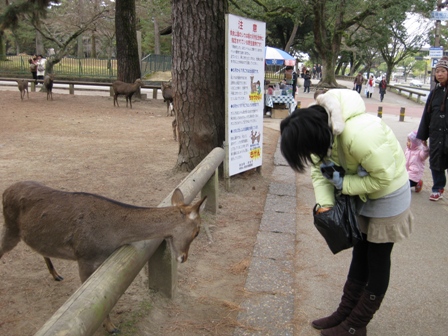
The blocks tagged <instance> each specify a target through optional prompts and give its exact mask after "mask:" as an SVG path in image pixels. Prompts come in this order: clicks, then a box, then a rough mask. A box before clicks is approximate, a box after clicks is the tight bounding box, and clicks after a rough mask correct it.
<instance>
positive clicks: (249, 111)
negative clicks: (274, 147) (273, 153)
mask: <svg viewBox="0 0 448 336" xmlns="http://www.w3.org/2000/svg"><path fill="white" fill-rule="evenodd" d="M265 36H266V23H265V22H260V21H255V20H252V19H247V18H243V17H239V16H235V15H231V14H228V15H226V160H227V164H228V176H232V175H235V174H238V173H242V172H244V171H246V170H249V169H252V168H256V167H259V166H261V163H262V144H263V108H264V53H265V50H264V49H265V48H264V47H265Z"/></svg>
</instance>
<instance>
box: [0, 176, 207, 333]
mask: <svg viewBox="0 0 448 336" xmlns="http://www.w3.org/2000/svg"><path fill="white" fill-rule="evenodd" d="M205 200H206V197H204V198H203V199H202V200H200V201H199V202H197V203H196V204H194V205H186V204H184V196H183V194H182V192H181V191H180V190H179V189H176V190H175V191H174V193H173V196H172V198H171V203H172V206H170V207H164V208H157V207H150V208H148V207H137V206H133V205H129V204H124V203H120V202H117V201H114V200H112V199H108V198H105V197H102V196H99V195H95V194H88V193H83V192H65V191H59V190H55V189H52V188H49V187H46V186H44V185H42V184H39V183H37V182H32V181H26V182H18V183H16V184H13V185H12V186H10V187H9V188H8V189H6V190H5V192H4V193H3V215H4V217H5V223H4V225H3V228H2V232H1V238H0V258H1V257H2V256H3V254H4V253H6V252H8V251H10V250H12V249H13V248H14V247H15V246H16V245H17V243H18V242H19V241H20V240H21V239H22V240H23V241H24V242H25V243H26V244H27V245H28V246H30V247H31V248H32V249H33V250H35V251H36V252H38V253H39V254H41V255H42V256H43V257H44V259H45V263H46V264H47V267H48V270H49V271H50V274H51V275H52V276H53V278H54V280H56V281H61V280H63V278H62V276H60V275H59V274H58V272H57V271H56V269H55V268H54V267H53V264H52V262H51V260H50V257H52V258H53V257H54V258H61V259H68V260H76V261H77V262H78V268H79V276H80V278H81V282H84V281H86V280H87V278H88V277H89V276H90V275H91V274H92V273H93V272H94V271H95V270H96V269H97V268H98V267H99V266H100V265H101V264H102V263H103V261H105V260H106V259H107V258H108V257H109V255H110V254H112V252H114V251H115V250H116V249H117V248H118V247H120V246H122V245H125V244H129V243H132V242H136V241H141V240H147V239H153V238H166V239H168V240H169V242H170V246H171V248H172V250H173V254H174V255H175V257H176V259H177V261H178V262H181V263H182V262H185V261H186V260H187V258H188V249H189V247H190V244H191V242H192V241H193V240H194V239H195V238H196V237H197V235H198V234H199V229H200V225H201V217H200V213H201V212H202V211H203V210H204V207H205ZM104 327H105V328H106V330H107V331H108V332H110V333H115V332H117V331H118V329H117V328H116V327H115V326H114V324H113V323H112V322H111V320H110V317H109V315H108V316H107V317H106V319H105V320H104Z"/></svg>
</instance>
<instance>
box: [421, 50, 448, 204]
mask: <svg viewBox="0 0 448 336" xmlns="http://www.w3.org/2000/svg"><path fill="white" fill-rule="evenodd" d="M435 81H436V83H437V84H436V87H435V88H434V90H432V91H431V92H430V94H429V96H428V99H427V100H426V105H425V109H424V110H423V115H422V119H421V121H420V125H419V127H418V132H417V138H418V139H420V140H427V139H428V138H429V168H430V169H431V173H432V179H433V186H432V191H431V195H430V196H429V199H430V200H431V201H438V200H439V199H441V198H443V192H444V189H445V185H446V175H445V170H446V169H448V120H447V119H448V113H447V111H448V103H446V101H447V98H448V88H447V84H448V57H446V56H444V57H442V58H441V59H440V60H439V61H438V62H437V64H436V70H435Z"/></svg>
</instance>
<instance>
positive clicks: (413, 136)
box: [408, 131, 422, 149]
mask: <svg viewBox="0 0 448 336" xmlns="http://www.w3.org/2000/svg"><path fill="white" fill-rule="evenodd" d="M408 139H409V141H410V143H411V148H410V149H415V148H418V147H420V145H421V143H422V141H421V140H420V139H417V132H416V131H412V132H411V133H409V134H408Z"/></svg>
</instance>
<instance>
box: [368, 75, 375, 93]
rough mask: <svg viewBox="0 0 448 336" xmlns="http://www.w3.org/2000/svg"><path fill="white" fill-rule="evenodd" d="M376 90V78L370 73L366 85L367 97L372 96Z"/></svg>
mask: <svg viewBox="0 0 448 336" xmlns="http://www.w3.org/2000/svg"><path fill="white" fill-rule="evenodd" d="M374 92H375V78H374V77H373V75H370V78H369V80H368V81H367V85H366V96H367V98H372V94H373V93H374Z"/></svg>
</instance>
